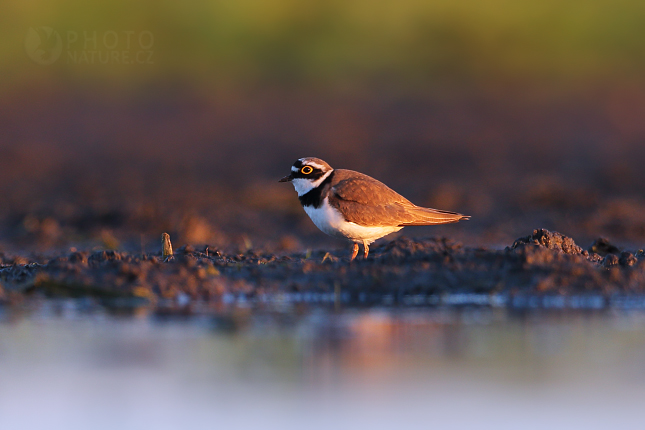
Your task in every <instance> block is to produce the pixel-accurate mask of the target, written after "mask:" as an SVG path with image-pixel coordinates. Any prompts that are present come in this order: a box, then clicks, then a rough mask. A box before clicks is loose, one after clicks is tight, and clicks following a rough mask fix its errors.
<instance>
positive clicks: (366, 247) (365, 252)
mask: <svg viewBox="0 0 645 430" xmlns="http://www.w3.org/2000/svg"><path fill="white" fill-rule="evenodd" d="M369 253H370V245H369V244H368V243H367V242H366V241H363V255H365V258H367V255H368V254H369Z"/></svg>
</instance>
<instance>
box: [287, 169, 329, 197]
mask: <svg viewBox="0 0 645 430" xmlns="http://www.w3.org/2000/svg"><path fill="white" fill-rule="evenodd" d="M331 172H333V170H330V171H329V172H327V173H325V174H324V175H322V176H321V177H320V178H318V179H316V180H315V181H313V180H311V179H305V178H296V179H293V180H292V181H291V182H292V183H293V187H294V188H295V189H296V192H297V193H298V197H300V196H304V195H305V194H307V193H308V192H309V191H311V190H313V189H314V188H317V187H318V186H319V185H320V184H322V183H323V181H324V180H325V179H327V178H328V177H329V175H331Z"/></svg>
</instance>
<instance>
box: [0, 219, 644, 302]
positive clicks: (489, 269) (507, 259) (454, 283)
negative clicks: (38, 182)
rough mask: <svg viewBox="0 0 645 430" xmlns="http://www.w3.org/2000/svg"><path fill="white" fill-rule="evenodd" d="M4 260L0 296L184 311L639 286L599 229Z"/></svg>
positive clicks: (636, 264)
mask: <svg viewBox="0 0 645 430" xmlns="http://www.w3.org/2000/svg"><path fill="white" fill-rule="evenodd" d="M1 262H2V265H1V266H0V267H1V268H0V285H2V290H1V298H2V301H3V302H4V303H10V304H19V303H22V302H25V301H29V300H31V299H33V298H60V297H87V298H92V299H95V300H98V301H102V302H105V303H106V304H111V305H114V306H142V305H145V306H152V307H153V308H155V309H157V310H160V311H161V310H167V311H182V312H192V311H199V310H209V309H211V310H212V309H217V307H218V306H222V305H227V304H231V303H235V304H237V305H240V304H251V305H253V304H255V305H261V304H262V303H266V302H272V303H275V302H276V301H280V300H287V301H292V302H303V303H312V304H313V303H321V304H325V303H327V304H329V305H336V306H338V305H344V306H361V305H432V304H437V303H438V302H439V301H440V300H441V298H442V297H446V296H447V295H451V296H452V297H455V295H460V294H461V295H474V296H473V297H480V299H479V300H481V297H493V296H495V297H503V298H504V300H513V298H516V297H546V296H548V297H570V296H578V297H579V296H593V297H595V298H596V299H595V300H600V302H601V303H600V304H599V305H597V306H596V307H598V306H600V307H602V306H603V303H608V302H609V301H610V300H611V298H612V297H616V296H621V297H622V296H630V295H634V296H637V295H641V294H642V293H643V292H644V290H645V253H644V252H643V250H632V251H627V250H621V249H619V248H618V247H616V246H615V245H612V244H611V243H609V241H607V240H606V239H598V240H596V241H595V242H594V243H593V244H592V245H591V246H589V248H588V249H583V248H582V247H580V246H578V245H577V244H576V243H575V242H574V241H573V240H572V239H571V238H570V237H567V236H564V235H562V234H560V233H557V232H550V231H548V230H544V229H540V230H535V231H534V232H533V233H532V234H530V235H528V236H526V237H522V238H519V239H517V240H516V241H515V242H514V243H513V244H512V245H511V246H509V247H506V248H505V249H490V248H485V247H468V246H463V245H462V244H460V243H458V242H455V241H451V240H449V239H446V238H428V239H410V238H406V237H399V238H397V239H395V240H393V241H389V242H387V241H385V242H383V243H382V244H380V245H378V246H374V247H373V249H372V250H371V253H370V255H369V257H368V258H367V259H362V258H360V257H359V258H357V259H356V260H355V261H353V262H350V261H349V252H344V251H335V252H331V253H329V252H326V251H324V250H319V251H314V252H306V253H273V252H268V251H262V250H253V249H251V250H249V251H247V252H245V253H226V252H223V251H221V250H217V249H216V248H211V247H203V248H197V249H196V248H194V247H192V246H184V247H182V248H180V249H178V250H177V251H176V252H175V253H174V255H173V256H172V257H168V256H163V255H162V251H161V249H160V250H159V252H157V253H144V254H136V253H128V252H117V251H100V252H93V253H92V252H78V251H77V252H73V253H70V254H67V255H60V256H58V257H55V258H51V259H49V260H42V261H30V260H29V259H26V258H24V257H12V256H9V255H4V254H3V255H2V256H1ZM462 297H463V296H462ZM484 302H486V299H484ZM483 304H486V303H483Z"/></svg>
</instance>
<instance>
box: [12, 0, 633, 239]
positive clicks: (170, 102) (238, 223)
mask: <svg viewBox="0 0 645 430" xmlns="http://www.w3.org/2000/svg"><path fill="white" fill-rule="evenodd" d="M643 22H645V3H643V2H639V1H635V0H614V1H609V0H595V1H579V0H570V1H566V2H562V1H552V0H546V1H542V2H526V1H521V2H517V1H509V0H489V1H486V2H481V1H474V0H450V1H448V0H433V1H427V0H424V1H421V0H402V1H398V2H371V1H363V0H352V1H336V0H325V1H317V0H313V1H308V2H301V1H294V0H272V1H270V2H261V1H256V0H239V1H235V2H232V1H197V0H188V1H185V2H180V3H178V2H170V1H157V2H136V3H134V2H126V1H122V0H111V1H104V0H100V1H96V2H91V3H88V2H82V1H79V0H67V1H66V0H49V1H47V0H42V1H31V2H24V1H17V0H6V1H4V2H2V3H1V4H0V76H1V77H2V78H1V79H0V250H2V249H4V250H11V251H21V250H22V251H24V250H25V249H29V250H37V251H52V250H62V249H66V248H69V247H71V246H80V247H102V248H121V249H131V250H138V249H143V250H147V251H151V250H154V251H156V250H158V246H159V244H158V241H159V239H158V238H159V235H160V233H161V232H163V231H168V232H169V233H171V235H172V236H173V239H174V242H175V243H176V244H177V245H178V246H179V245H182V244H185V243H191V244H195V245H197V244H205V243H208V244H210V245H212V246H218V247H233V248H236V247H237V248H245V247H246V248H248V247H250V246H253V247H265V248H268V249H273V250H286V251H292V250H303V249H306V248H311V247H321V246H325V247H330V246H338V247H341V248H343V249H344V247H345V244H344V243H339V242H337V241H335V240H333V239H330V238H327V237H326V236H324V235H323V234H322V233H320V232H318V231H317V229H316V228H315V227H314V226H313V224H312V223H311V222H310V221H309V219H308V218H307V217H306V216H305V214H304V212H303V211H302V209H301V208H300V206H299V203H298V200H297V198H296V195H295V192H294V191H293V189H292V187H291V186H289V185H287V184H278V183H277V179H279V178H280V177H282V176H283V175H284V174H286V172H288V169H289V167H290V165H291V164H292V163H293V162H294V161H295V160H296V159H297V158H300V157H303V156H318V157H321V158H323V159H325V160H326V161H328V162H329V163H330V164H331V165H332V166H335V167H342V168H349V169H354V170H359V171H362V172H364V173H367V174H369V175H372V176H375V177H377V178H378V179H380V180H382V181H384V182H385V183H387V184H388V185H390V186H391V187H392V188H394V189H395V190H397V191H399V192H401V193H402V194H404V195H406V196H407V197H409V198H410V199H411V200H412V201H414V202H415V203H417V204H422V205H428V206H432V207H438V208H441V209H447V210H454V211H459V212H462V213H466V214H470V215H472V216H473V220H472V221H470V222H469V223H461V224H458V225H450V226H445V227H438V228H409V229H406V230H405V231H404V233H405V234H406V235H412V236H415V235H417V236H418V235H422V236H427V235H448V236H450V237H453V238H456V239H458V240H461V241H463V242H465V243H467V244H486V245H491V246H505V245H509V244H510V243H511V242H512V240H514V239H515V238H517V237H519V236H522V235H527V234H529V233H530V232H531V231H532V230H533V229H534V228H540V227H544V228H548V229H553V230H557V231H560V232H562V233H564V234H568V235H571V236H573V237H574V238H575V239H576V240H577V241H578V242H579V243H580V245H582V246H585V247H586V246H588V245H589V244H590V243H591V241H592V240H593V239H594V238H596V237H598V236H607V237H608V238H610V239H611V240H612V241H615V242H618V243H622V244H624V245H634V246H635V247H642V243H643V241H644V240H645V200H644V198H643V196H644V192H645V169H643V162H644V161H645V144H644V143H645V140H644V138H645V121H644V119H645V78H644V76H645V26H643Z"/></svg>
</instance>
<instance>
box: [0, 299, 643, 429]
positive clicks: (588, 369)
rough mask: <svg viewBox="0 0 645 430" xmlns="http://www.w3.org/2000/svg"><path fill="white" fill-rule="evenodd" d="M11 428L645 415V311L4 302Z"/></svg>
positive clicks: (593, 419)
mask: <svg viewBox="0 0 645 430" xmlns="http://www.w3.org/2000/svg"><path fill="white" fill-rule="evenodd" d="M0 381H1V383H0V428H2V429H18V428H20V429H44V428H46V429H149V428H154V429H175V428H190V429H212V428H223V429H229V428H232V429H235V428H240V429H245V428H253V429H255V428H263V429H266V428H269V429H272V428H276V429H277V428H280V429H303V428H307V429H329V428H341V429H343V428H370V429H381V428H382V429H391V428H404V429H415V428H419V429H421V428H423V429H426V428H437V429H444V428H445V429H472V428H496V429H518V428H522V429H544V428H551V429H553V428H562V429H573V428H584V429H596V428H598V429H600V428H621V429H629V428H634V429H635V428H639V429H640V428H642V416H641V409H642V404H643V400H644V399H645V313H642V312H640V311H625V310H617V309H609V310H602V311H599V310H595V311H594V310H585V311H574V310H531V311H527V310H522V311H518V310H508V308H491V307H475V306H469V307H466V308H455V307H435V308H431V309H430V308H423V307H421V308H416V309H396V308H388V309H384V308H379V309H364V310H355V309H352V310H341V311H339V312H336V311H334V310H332V309H328V308H325V309H321V308H311V307H290V308H289V309H288V310H286V311H285V310H283V311H281V310H279V309H278V310H272V311H265V312H258V311H251V310H250V309H249V308H244V307H236V308H231V309H228V310H226V311H224V312H222V313H221V314H218V315H217V316H213V315H208V316H194V317H189V318H177V317H159V316H154V315H151V314H148V313H147V312H145V311H135V312H133V314H132V315H127V316H123V315H113V314H110V313H108V312H107V311H105V310H103V309H100V308H98V309H97V308H95V307H92V308H91V309H88V308H87V307H86V306H84V305H83V304H82V302H75V301H62V302H44V303H42V304H41V305H39V306H38V307H36V308H32V309H29V310H25V311H17V310H15V309H13V310H9V309H4V310H2V311H1V312H0Z"/></svg>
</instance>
